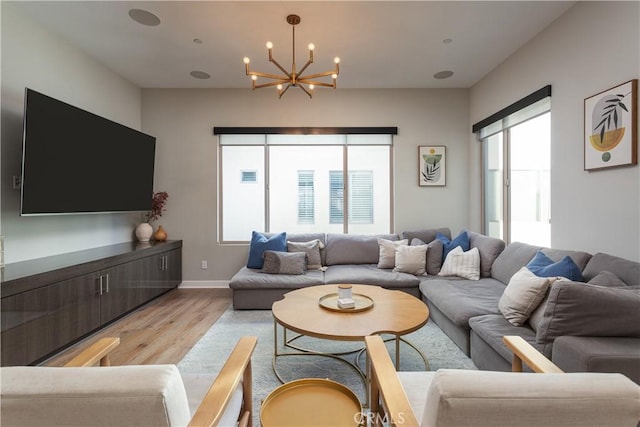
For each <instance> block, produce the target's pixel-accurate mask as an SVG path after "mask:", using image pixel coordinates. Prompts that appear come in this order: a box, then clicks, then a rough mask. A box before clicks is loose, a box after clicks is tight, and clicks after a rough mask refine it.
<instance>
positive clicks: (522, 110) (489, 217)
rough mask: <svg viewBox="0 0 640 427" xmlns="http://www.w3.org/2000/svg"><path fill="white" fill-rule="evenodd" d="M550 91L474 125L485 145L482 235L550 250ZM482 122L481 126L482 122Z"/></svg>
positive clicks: (533, 96)
mask: <svg viewBox="0 0 640 427" xmlns="http://www.w3.org/2000/svg"><path fill="white" fill-rule="evenodd" d="M550 95H551V88H550V87H549V86H547V87H546V88H543V89H541V90H540V91H538V92H535V93H534V94H532V95H530V96H529V97H527V98H525V99H523V100H521V101H519V102H518V103H515V104H513V105H512V106H510V107H507V108H506V109H505V110H507V111H506V113H504V110H503V112H501V113H502V114H501V113H497V115H498V116H501V117H499V118H498V117H494V116H496V115H494V116H492V117H491V118H489V119H487V121H484V122H485V123H484V124H482V125H480V126H479V124H476V125H474V131H477V132H478V133H479V137H480V140H481V141H482V146H483V147H482V166H483V167H482V171H483V201H484V206H483V218H484V219H483V232H484V233H485V234H487V235H489V236H493V237H497V238H500V239H503V240H505V241H506V242H513V241H519V242H525V243H530V244H533V245H539V246H551V217H550V215H551V214H550V198H551V195H550V189H551V183H550V168H551V167H550V164H551V162H550V156H551V126H550V122H551V113H550V109H551V101H550ZM481 123H482V122H481Z"/></svg>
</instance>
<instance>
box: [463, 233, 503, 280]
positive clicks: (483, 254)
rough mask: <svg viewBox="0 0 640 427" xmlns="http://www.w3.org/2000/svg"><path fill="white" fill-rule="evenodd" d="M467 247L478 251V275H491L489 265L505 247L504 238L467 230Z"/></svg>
mask: <svg viewBox="0 0 640 427" xmlns="http://www.w3.org/2000/svg"><path fill="white" fill-rule="evenodd" d="M467 233H468V234H469V247H470V248H478V251H479V252H480V277H491V267H492V266H493V262H494V261H495V260H496V258H498V255H500V254H501V253H502V251H503V250H504V248H505V243H504V240H501V239H497V238H495V237H490V236H485V235H483V234H478V233H474V232H473V231H467Z"/></svg>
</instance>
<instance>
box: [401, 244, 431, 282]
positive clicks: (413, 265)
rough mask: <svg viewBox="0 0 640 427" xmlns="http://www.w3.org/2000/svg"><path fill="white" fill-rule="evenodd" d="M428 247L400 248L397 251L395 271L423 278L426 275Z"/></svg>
mask: <svg viewBox="0 0 640 427" xmlns="http://www.w3.org/2000/svg"><path fill="white" fill-rule="evenodd" d="M427 249H428V246H427V245H418V246H398V248H397V249H396V268H394V269H393V271H399V272H401V273H409V274H415V275H416V276H421V275H423V274H424V273H425V271H426V270H425V265H426V262H427Z"/></svg>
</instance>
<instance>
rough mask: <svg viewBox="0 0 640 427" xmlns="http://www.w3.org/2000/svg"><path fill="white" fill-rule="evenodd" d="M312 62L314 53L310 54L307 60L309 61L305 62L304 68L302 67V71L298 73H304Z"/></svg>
mask: <svg viewBox="0 0 640 427" xmlns="http://www.w3.org/2000/svg"><path fill="white" fill-rule="evenodd" d="M311 64H313V56H312V55H309V60H308V61H307V63H306V64H304V65H303V66H302V68H301V69H300V71H298V75H301V74H302V73H304V70H306V69H307V67H308V66H309V65H311Z"/></svg>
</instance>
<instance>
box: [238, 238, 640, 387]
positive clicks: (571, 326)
mask: <svg viewBox="0 0 640 427" xmlns="http://www.w3.org/2000/svg"><path fill="white" fill-rule="evenodd" d="M437 233H442V234H444V235H445V236H447V237H448V238H451V231H450V230H449V229H448V228H438V229H430V230H420V231H411V232H403V233H402V234H401V235H378V236H360V235H344V234H326V235H325V234H324V233H310V234H291V235H288V236H287V240H289V241H296V242H305V241H310V240H314V239H319V240H320V241H321V242H322V243H323V244H324V248H323V249H322V250H321V257H322V262H323V265H324V266H325V267H324V268H323V270H324V271H322V270H316V271H307V272H306V273H305V274H303V275H283V274H265V273H262V272H261V271H260V270H256V269H249V268H246V267H243V268H242V269H241V270H240V271H239V272H238V273H237V274H236V275H235V276H234V277H233V278H232V280H231V282H230V284H229V286H230V287H231V288H232V289H233V305H234V308H236V309H270V308H271V305H272V304H273V302H275V301H277V300H279V299H281V298H282V296H283V295H284V294H285V293H286V292H289V291H291V290H293V289H298V288H301V287H305V286H313V285H320V284H332V283H336V284H337V283H359V284H372V285H379V286H383V287H385V288H389V289H398V290H402V291H405V292H407V293H409V294H411V295H414V296H416V297H418V298H421V299H422V300H423V301H424V302H425V303H426V304H427V305H428V307H429V310H430V320H432V321H433V322H435V323H436V324H437V325H438V326H439V327H440V328H441V329H442V330H443V331H444V332H445V333H446V334H447V335H448V336H449V337H450V338H451V339H452V341H453V342H455V343H456V345H458V347H460V349H461V350H462V351H463V352H465V353H466V354H467V355H468V356H470V357H471V359H472V360H473V361H474V363H475V364H476V366H477V367H478V368H480V369H487V370H499V371H509V370H510V369H511V353H510V352H509V351H508V349H507V348H506V347H505V346H504V344H503V343H502V336H503V335H519V336H522V337H523V338H524V339H525V340H527V341H528V342H529V343H531V344H532V345H534V346H535V347H536V348H538V349H539V350H540V351H542V352H543V353H544V354H545V355H546V356H547V357H550V358H551V359H552V360H553V361H554V362H555V363H556V364H557V365H558V366H560V368H562V369H563V370H565V371H567V372H580V371H593V372H621V373H624V374H625V375H627V376H628V377H630V378H631V379H632V380H634V381H635V382H636V383H639V384H640V263H638V262H633V261H629V260H626V259H623V258H619V257H615V256H611V255H607V254H603V253H597V254H595V255H591V254H588V253H586V252H581V251H572V250H559V249H549V248H541V247H537V246H533V245H528V244H524V243H519V242H515V243H511V244H509V245H505V243H504V242H503V241H502V240H499V239H495V238H491V237H487V236H483V235H481V234H477V233H473V232H467V233H468V235H469V242H470V248H471V249H472V248H474V247H475V248H478V252H479V253H480V279H479V280H477V281H476V280H467V279H462V278H459V277H442V276H437V275H436V274H437V272H438V271H439V267H438V268H437V269H436V266H435V265H434V262H435V261H437V260H438V259H439V257H441V254H442V246H440V247H438V244H439V242H437V241H434V239H435V237H436V234H437ZM378 237H382V238H384V239H387V240H393V241H395V240H399V239H407V240H408V242H409V243H411V242H412V241H414V239H419V240H420V241H421V242H424V243H430V247H429V249H428V250H427V272H428V273H429V274H425V275H423V276H414V275H412V274H407V273H400V272H394V271H393V270H391V269H379V268H377V263H378V255H379V246H378V240H377V238H378ZM432 246H433V247H432ZM538 250H542V252H543V253H544V254H545V255H546V256H548V257H549V258H551V259H552V260H554V261H559V260H561V259H562V258H564V257H565V256H569V257H570V258H571V259H572V260H573V261H574V262H575V264H576V265H577V266H578V268H579V269H580V271H581V272H582V275H583V277H584V281H585V282H590V281H591V283H576V282H571V281H568V280H567V281H561V282H556V283H554V285H553V286H551V288H550V290H549V291H548V292H547V295H546V298H545V299H544V301H543V302H542V303H541V304H540V306H539V307H538V308H537V309H536V310H535V311H534V313H533V314H532V315H531V317H530V318H529V320H528V321H527V322H526V323H525V324H524V325H523V326H514V325H512V324H511V323H509V322H508V321H507V320H506V319H505V317H504V316H503V315H502V313H501V312H500V310H499V308H498V302H499V300H500V297H501V296H502V294H503V292H504V290H505V288H506V287H507V285H508V284H509V281H510V279H511V277H512V276H513V275H514V274H515V273H516V272H517V271H518V270H519V269H520V268H521V267H523V266H525V265H527V263H528V262H529V261H530V260H531V259H532V258H533V257H534V256H535V254H536V252H537V251H538ZM440 261H441V259H440ZM434 269H435V270H434ZM601 272H608V273H602V275H601V274H599V273H601ZM611 273H613V274H611ZM607 274H608V276H607ZM601 276H605V280H604V282H603V280H602V277H601ZM607 277H608V278H609V279H610V277H615V280H613V283H612V280H607ZM596 279H598V280H596Z"/></svg>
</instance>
